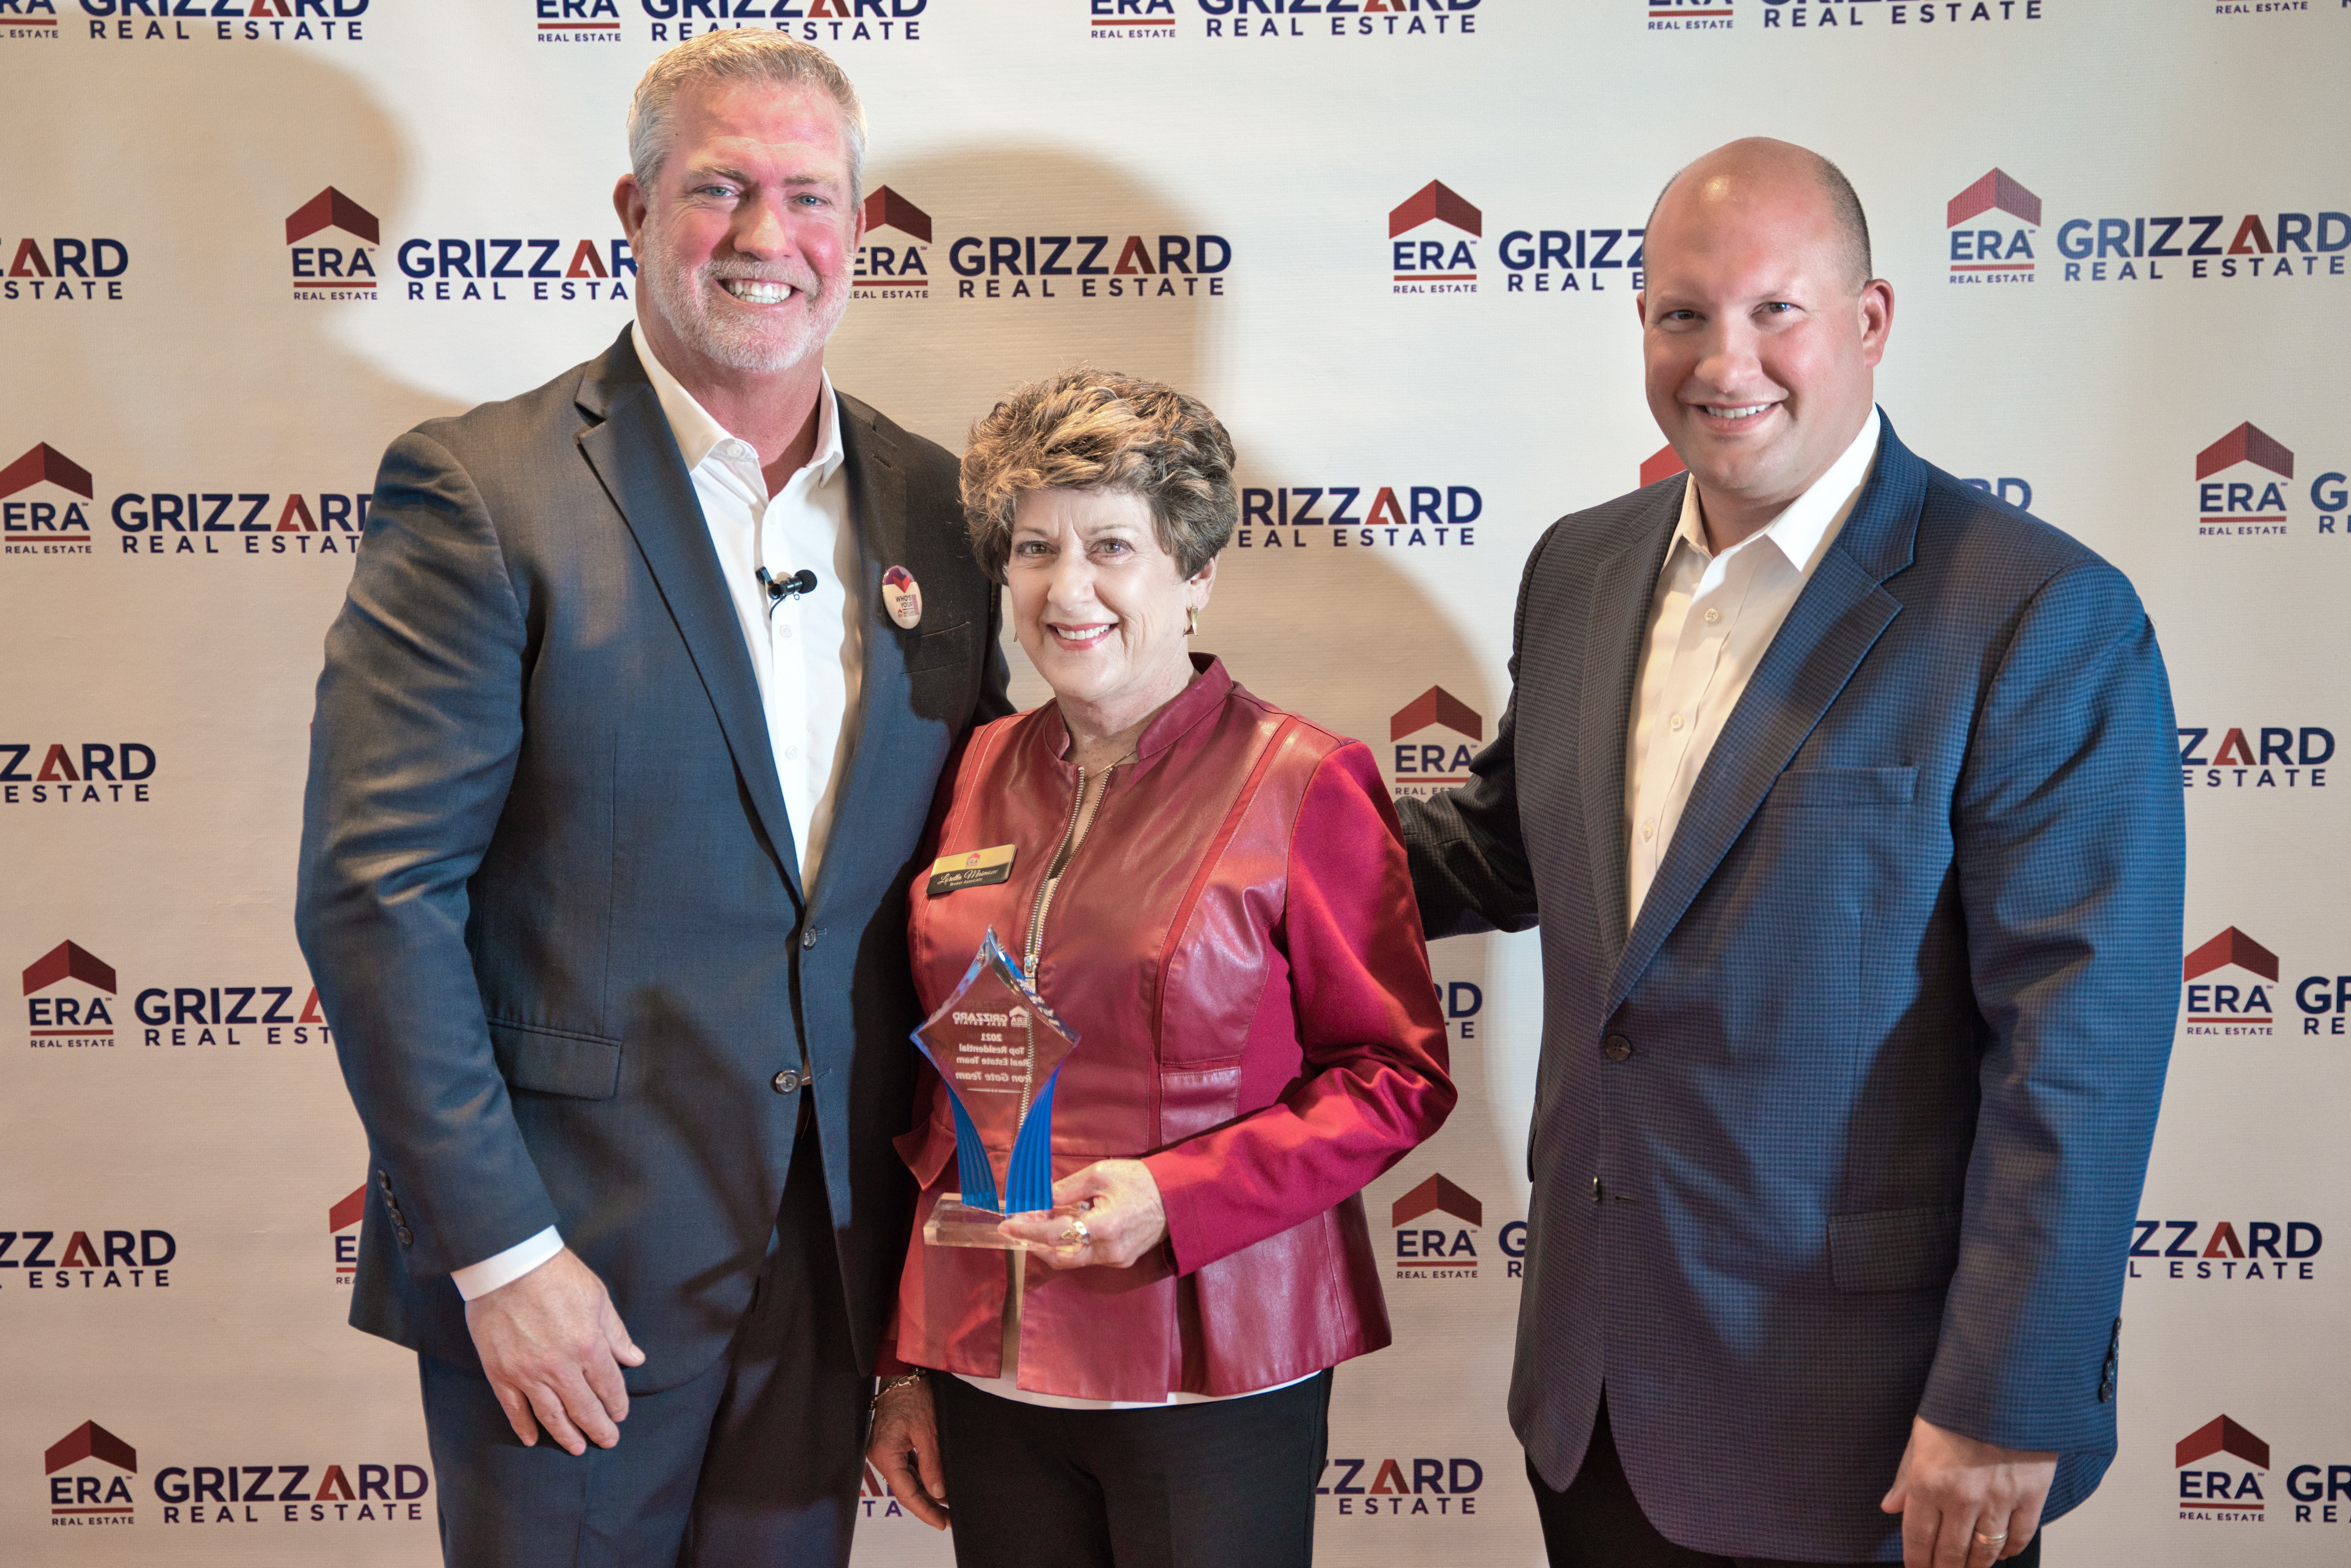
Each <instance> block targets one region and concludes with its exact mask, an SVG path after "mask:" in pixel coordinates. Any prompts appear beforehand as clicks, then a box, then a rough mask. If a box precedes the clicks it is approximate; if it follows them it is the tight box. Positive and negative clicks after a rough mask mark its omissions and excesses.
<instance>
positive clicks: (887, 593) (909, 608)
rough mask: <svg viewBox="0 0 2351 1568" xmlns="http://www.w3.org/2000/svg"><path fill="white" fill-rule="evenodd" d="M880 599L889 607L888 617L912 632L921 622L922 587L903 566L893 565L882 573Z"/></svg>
mask: <svg viewBox="0 0 2351 1568" xmlns="http://www.w3.org/2000/svg"><path fill="white" fill-rule="evenodd" d="M882 600H883V603H884V604H886V605H887V606H888V607H889V610H890V619H891V620H893V621H895V622H897V623H898V624H899V626H900V627H901V628H902V629H904V630H905V631H908V632H912V631H913V630H914V628H915V627H917V626H919V625H921V624H922V622H923V588H922V584H920V583H918V582H916V581H915V580H914V573H913V572H911V571H908V570H906V569H905V568H904V567H903V566H893V567H892V568H891V569H890V570H887V571H885V572H883V574H882Z"/></svg>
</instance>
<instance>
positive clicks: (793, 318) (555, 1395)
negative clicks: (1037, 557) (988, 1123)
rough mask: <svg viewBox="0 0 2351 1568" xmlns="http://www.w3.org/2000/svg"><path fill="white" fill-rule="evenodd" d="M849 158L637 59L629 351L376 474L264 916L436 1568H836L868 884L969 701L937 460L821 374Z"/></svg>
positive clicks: (743, 51) (993, 631)
mask: <svg viewBox="0 0 2351 1568" xmlns="http://www.w3.org/2000/svg"><path fill="white" fill-rule="evenodd" d="M863 141H864V131H863V121H862V111H861V110H860V109H859V107H858V103H857V98H856V93H855V90H854V89H853V88H852V87H851V85H850V83H849V81H848V80H847V78H845V77H843V76H842V75H841V72H840V70H839V69H838V68H837V67H835V66H834V65H833V63H832V62H831V60H830V59H829V58H827V57H825V56H824V55H823V54H822V53H821V52H820V51H819V50H817V49H814V48H812V47H808V46H805V45H800V44H795V43H793V42H791V41H790V40H789V39H787V38H784V37H778V36H777V35H775V34H758V33H752V32H728V33H723V34H718V35H714V36H711V37H705V38H699V39H695V40H694V41H693V42H692V43H691V44H688V45H684V46H681V47H679V48H677V49H675V50H673V51H671V52H670V53H669V54H667V55H665V56H664V57H662V58H661V59H660V60H658V61H656V62H655V64H654V66H653V68H652V69H651V70H650V71H648V72H647V74H646V77H645V79H644V81H643V83H642V84H641V85H640V87H639V88H638V90H637V95H636V99H635V101H634V103H633V104H632V109H631V112H630V155H631V162H632V165H633V168H632V172H631V173H630V174H629V175H626V176H624V177H623V178H622V180H621V182H620V185H619V188H618V190H617V191H616V193H615V201H616V204H617V205H618V206H619V209H620V214H621V218H622V223H623V225H625V226H626V229H627V232H628V235H629V237H630V240H631V242H632V246H634V248H635V250H636V253H637V255H638V256H639V257H640V258H641V267H642V272H641V277H640V283H641V291H640V294H639V297H638V299H637V311H638V317H637V321H636V323H635V325H634V326H633V327H632V329H629V330H627V331H624V332H623V333H622V336H621V338H620V340H618V341H616V342H615V343H614V344H613V345H612V346H611V348H610V349H609V350H606V351H605V352H604V353H603V354H602V355H601V357H599V358H597V359H595V360H592V361H589V362H588V363H587V364H585V365H581V366H578V367H575V368H574V369H572V370H569V371H565V372H564V373H563V374H562V375H560V376H558V377H557V378H556V379H555V380H554V381H552V382H549V383H548V384H547V385H545V386H543V387H541V388H539V389H538V391H536V392H528V393H526V394H524V395H523V396H521V397H519V398H517V399H514V400H512V401H511V402H503V403H494V404H489V405H486V406H484V407H482V408H478V409H475V410H474V411H473V412H472V413H468V414H465V415H464V416H463V417H461V418H457V419H452V420H436V421H434V422H431V423H426V424H424V425H422V426H419V427H418V428H417V429H416V430H414V431H412V432H411V433H409V434H406V435H403V436H402V437H401V438H400V439H399V440H398V441H396V442H394V443H393V444H392V447H391V450H390V451H389V452H388V453H387V454H386V455H385V457H384V462H383V466H382V470H381V475H380V476H379V478H378V481H377V487H376V494H375V501H374V506H373V509H372V511H371V515H370V519H369V528H368V532H367V536H366V544H365V549H364V550H363V551H362V553H361V555H360V560H359V563H358V568H357V570H356V572H355V574H354V577H353V579H352V582H351V588H350V599H349V601H348V602H347V604H346V605H345V607H344V610H343V612H342V614H341V615H340V618H339V619H338V620H337V621H336V622H335V624H334V627H333V629H332V631H331V632H329V635H328V639H327V663H326V672H325V674H324V675H323V676H322V677H321V678H320V680H319V706H318V717H317V722H316V724H315V726H314V737H313V741H312V747H311V757H310V779H309V789H308V795H307V797H306V800H305V806H304V827H303V839H302V864H301V892H300V900H299V905H298V926H299V930H300V936H301V940H302V947H303V951H304V953H305V955H306V956H308V960H309V964H310V967H311V970H312V972H313V974H314V975H315V976H316V977H317V980H318V984H319V991H320V995H321V997H322V998H324V1000H325V1004H326V1009H327V1013H328V1016H329V1018H330V1019H332V1020H333V1021H334V1023H335V1025H336V1042H337V1047H338V1050H339V1051H340V1055H341V1060H342V1066H343V1072H344V1076H345V1079H346V1081H347V1082H349V1084H350V1091H351V1096H352V1099H353V1100H354V1102H356V1103H357V1105H358V1108H359V1113H360V1120H361V1121H362V1123H364V1124H365V1126H366V1129H367V1135H368V1143H369V1149H370V1155H371V1168H370V1172H369V1178H368V1188H369V1192H368V1197H369V1203H368V1208H367V1217H366V1223H365V1228H364V1229H363V1232H362V1235H361V1240H360V1267H359V1272H358V1279H357V1283H356V1288H355V1291H354V1299H353V1301H352V1307H351V1321H352V1322H353V1323H355V1324H356V1325H358V1326H359V1327H360V1328H362V1329H365V1330H367V1331H368V1332H370V1333H378V1334H381V1335H383V1336H384V1337H386V1338H389V1339H392V1340H394V1341H397V1342H398V1343H402V1344H403V1345H407V1346H410V1347H412V1348H413V1349H414V1350H415V1351H417V1352H418V1354H419V1362H420V1369H421V1377H422V1382H423V1399H424V1409H425V1416H426V1426H427V1431H428V1435H429V1437H430V1441H431V1446H432V1450H433V1457H434V1466H435V1469H436V1471H437V1473H438V1478H439V1482H440V1490H439V1499H440V1509H441V1531H442V1542H443V1548H444V1553H445V1555H446V1557H447V1560H448V1561H449V1562H451V1563H550V1564H552V1563H564V1564H571V1563H627V1564H643V1563H673V1562H695V1563H726V1564H730V1565H731V1564H740V1563H845V1562H846V1561H847V1559H848V1554H849V1539H850V1529H851V1524H852V1518H853V1512H854V1509H855V1500H856V1492H857V1483H858V1479H859V1476H860V1473H861V1470H860V1455H861V1453H862V1442H863V1424H864V1417H865V1413H866V1396H867V1394H868V1392H869V1390H870V1386H871V1383H870V1371H871V1368H872V1365H873V1364H874V1357H875V1352H876V1348H877V1343H878V1340H879V1337H880V1333H881V1331H882V1328H883V1323H884V1322H885V1321H886V1317H887V1313H888V1311H889V1307H890V1304H891V1301H892V1300H893V1295H894V1293H895V1289H896V1281H897V1274H898V1268H899V1264H900V1261H901V1260H902V1259H903V1257H904V1249H905V1238H906V1230H907V1225H908V1222H909V1219H908V1217H909V1208H910V1197H911V1193H910V1192H909V1190H908V1184H907V1181H906V1178H905V1173H904V1168H903V1167H902V1166H901V1165H900V1163H899V1160H898V1156H897V1155H896V1153H895V1151H894V1150H893V1148H892V1146H891V1144H890V1139H891V1137H892V1136H893V1134H897V1133H900V1132H902V1131H903V1130H904V1127H905V1124H906V1118H907V1115H908V1107H909V1105H910V1103H911V1098H910V1092H911V1078H912V1070H913V1064H914V1060H915V1058H914V1051H913V1048H912V1047H911V1046H910V1045H909V1044H908V1043H907V1032H908V1030H910V1029H912V1028H913V1027H914V1025H915V1024H916V1023H917V1022H919V1019H917V1018H916V1017H915V1016H914V1012H913V1010H912V1009H913V1007H914V988H913V986H912V984H911V982H910V980H909V977H908V974H907V967H906V957H905V952H904V926H905V907H904V890H905V887H906V883H907V879H908V878H909V876H910V875H911V874H913V873H914V865H913V864H912V857H913V856H914V852H915V850H916V845H917V841H918V840H919V839H920V837H921V835H922V831H923V826H924V822H925V817H926V813H927V811H928V809H929V807H930V804H931V797H932V790H933V786H934V784H935V780H936V779H937V776H938V773H939V769H940V767H941V765H942V764H943V762H944V761H945V759H946V757H947V755H948V752H949V750H950V749H951V747H953V746H954V745H955V744H956V741H957V740H958V738H959V737H961V736H962V735H964V734H965V733H966V732H967V730H968V729H969V728H970V727H971V726H972V725H973V724H974V723H975V722H976V721H980V720H985V719H987V718H990V717H993V716H997V715H998V714H1000V713H1003V712H1004V711H1006V709H1007V707H1008V704H1007V701H1006V697H1005V668H1004V663H1003V660H1002V657H1001V655H1000V654H999V653H998V648H997V630H998V621H997V616H998V610H997V595H996V591H995V590H994V588H993V587H992V586H991V585H990V584H989V583H988V581H987V579H986V578H985V577H984V576H983V575H982V574H981V573H980V571H979V570H978V569H977V566H976V565H975V564H974V562H973V560H972V558H971V554H970V551H969V549H967V546H966V543H965V540H964V534H963V528H962V511H961V507H960V506H959V504H958V500H957V495H956V460H955V458H954V457H952V456H951V455H948V454H947V453H946V452H945V451H943V450H941V449H940V448H939V447H937V446H935V445H934V444H931V443H929V442H927V441H924V440H921V439H919V438H917V437H914V436H912V435H910V434H907V433H906V432H904V431H903V430H900V429H899V428H898V427H897V426H895V425H893V423H890V422H889V421H888V420H886V419H884V418H883V417H882V416H881V415H880V414H878V413H874V411H873V410H872V409H870V408H868V407H866V406H865V405H864V404H862V403H860V402H856V401H855V400H854V399H852V398H848V397H845V396H837V395H836V394H835V393H834V392H833V391H832V388H831V382H830V381H829V379H828V378H827V377H826V376H825V373H824V369H823V349H824V344H825V341H826V340H827V339H828V338H829V337H830V336H831V332H832V329H833V328H834V326H835V325H836V324H837V323H838V322H839V320H840V319H841V310H842V308H843V306H844V305H845V303H846V301H847V298H848V294H849V289H850V277H851V261H852V257H853V256H854V254H855V250H856V246H857V244H858V240H859V237H860V235H861V233H862V224H861V222H860V211H859V209H860V202H859V194H860V172H861V160H862V152H863ZM624 1417H625V1418H626V1419H627V1420H628V1423H629V1424H628V1429H627V1440H626V1441H625V1442H622V1441H621V1433H620V1427H619V1423H620V1422H621V1421H622V1419H623V1418H624ZM542 1427H544V1429H545V1431H546V1433H547V1434H548V1435H549V1437H552V1438H553V1442H551V1443H547V1444H542V1443H540V1442H539V1441H538V1437H539V1436H540V1429H541V1428H542Z"/></svg>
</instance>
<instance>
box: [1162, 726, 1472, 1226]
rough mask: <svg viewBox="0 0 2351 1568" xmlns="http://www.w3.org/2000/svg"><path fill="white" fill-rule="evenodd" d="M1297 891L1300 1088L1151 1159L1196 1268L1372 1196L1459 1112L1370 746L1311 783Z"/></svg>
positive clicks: (1170, 1221)
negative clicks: (1381, 1178) (1367, 1193)
mask: <svg viewBox="0 0 2351 1568" xmlns="http://www.w3.org/2000/svg"><path fill="white" fill-rule="evenodd" d="M1288 888H1289V893H1288V898H1287V901H1286V903H1285V905H1284V907H1283V911H1282V916H1281V926H1280V939H1281V943H1282V947H1283V950H1284V952H1285V953H1286V954H1287V955H1288V957H1289V960H1290V981H1289V988H1290V1011H1291V1013H1292V1016H1293V1017H1294V1018H1295V1019H1296V1020H1297V1030H1298V1040H1299V1045H1300V1048H1301V1051H1302V1053H1303V1056H1304V1063H1303V1065H1302V1067H1301V1073H1300V1077H1299V1079H1298V1081H1297V1082H1295V1083H1293V1084H1292V1085H1291V1086H1290V1089H1289V1090H1288V1092H1285V1093H1284V1094H1283V1095H1282V1096H1281V1098H1280V1100H1278V1101H1276V1102H1275V1103H1273V1104H1271V1105H1269V1106H1267V1107H1266V1108H1265V1109H1263V1110H1261V1111H1259V1112H1257V1113H1254V1114H1251V1115H1248V1116H1244V1117H1242V1118H1241V1119H1240V1120H1238V1121H1237V1122H1232V1123H1228V1124H1226V1125H1224V1126H1221V1127H1217V1128H1214V1129H1212V1130H1210V1131H1208V1132H1206V1133H1203V1134H1199V1135H1198V1136H1196V1137H1192V1138H1187V1139H1186V1140H1185V1141H1184V1142H1182V1143H1180V1144H1177V1145H1175V1146H1174V1147H1172V1148H1168V1149H1164V1150H1162V1151H1161V1152H1160V1153H1158V1154H1156V1155H1150V1156H1148V1157H1146V1158H1145V1159H1144V1165H1146V1166H1149V1167H1150V1168H1151V1174H1152V1176H1153V1179H1154V1180H1155V1181H1156V1182H1157V1183H1158V1184H1159V1196H1160V1201H1161V1202H1162V1203H1163V1204H1164V1205H1165V1207H1166V1210H1167V1236H1168V1240H1169V1241H1170V1242H1171V1243H1172V1244H1173V1245H1174V1248H1175V1266H1176V1270H1177V1271H1178V1272H1180V1273H1189V1272H1191V1271H1192V1270H1195V1269H1197V1268H1200V1267H1201V1266H1202V1265H1204V1264H1207V1263H1213V1262H1215V1261H1216V1260H1217V1259H1219V1258H1222V1257H1225V1256H1227V1255H1228V1254H1229V1253H1233V1252H1238V1251H1239V1250H1240V1249H1242V1248H1244V1247H1248V1246H1251V1245H1253V1244H1255V1243H1256V1242H1259V1241H1262V1240H1264V1239H1266V1238H1267V1237H1269V1236H1275V1235H1279V1234H1280V1233H1281V1232H1282V1231H1284V1230H1287V1229H1289V1228H1290V1227H1292V1226H1294V1225H1297V1224H1299V1223H1300V1222H1301V1221H1303V1220H1306V1219H1309V1218H1312V1217H1313V1216H1315V1215H1317V1214H1320V1213H1322V1211H1323V1210H1325V1209H1327V1208H1330V1207H1333V1206H1335V1205H1337V1204H1339V1203H1342V1202H1343V1201H1345V1200H1346V1199H1347V1198H1349V1197H1353V1195H1354V1194H1356V1193H1358V1192H1361V1191H1362V1190H1363V1189H1364V1186H1366V1185H1367V1184H1369V1183H1370V1182H1371V1180H1372V1179H1373V1178H1374V1176H1378V1175H1379V1174H1380V1173H1381V1172H1383V1171H1384V1170H1386V1169H1387V1168H1388V1167H1389V1166H1392V1165H1394V1164H1395V1163H1396V1161H1398V1160H1400V1159H1402V1158H1403V1157H1404V1156H1405V1155H1406V1154H1408V1153H1410V1152H1411V1150H1412V1149H1413V1148H1414V1147H1415V1146H1416V1145H1418V1144H1419V1143H1421V1142H1422V1141H1423V1140H1424V1139H1426V1138H1427V1137H1428V1136H1430V1135H1431V1134H1434V1133H1435V1132H1436V1131H1437V1128H1438V1127H1440V1126H1442V1125H1444V1123H1445V1118H1446V1116H1447V1114H1448V1113H1450V1112H1451V1111H1452V1109H1453V1103H1454V1100H1455V1097H1456V1096H1455V1092H1454V1088H1453V1081H1452V1080H1451V1079H1450V1078H1448V1077H1447V1075H1446V1065H1447V1052H1446V1043H1445V1019H1444V1018H1443V1016H1442V1014H1441V1013H1440V1012H1439V1010H1438V1009H1437V988H1436V985H1435V984H1434V983H1433V982H1432V981H1431V980H1430V978H1429V974H1428V953H1427V948H1426V945H1425V944H1424V943H1423V942H1422V940H1421V936H1420V925H1419V922H1418V921H1417V920H1416V919H1415V918H1414V916H1413V904H1412V884H1411V880H1410V876H1409V873H1407V872H1406V870H1405V857H1404V846H1403V844H1402V843H1401V842H1400V841H1399V840H1398V838H1397V832H1396V825H1395V816H1394V814H1393V812H1392V811H1391V810H1389V809H1388V806H1387V791H1386V789H1384V787H1383V785H1382V784H1381V782H1380V778H1379V769H1378V768H1377V766H1376V765H1375V764H1374V762H1373V760H1372V756H1371V753H1370V752H1369V751H1368V750H1367V749H1366V748H1365V747H1363V746H1361V745H1356V744H1352V743H1351V744H1349V745H1347V746H1345V747H1341V748H1340V749H1339V750H1337V751H1335V752H1333V753H1332V754H1331V755H1330V756H1329V757H1326V758H1323V759H1322V764H1321V766H1320V767H1319V768H1317V769H1316V772H1315V775H1314V778H1313V779H1312V780H1311V782H1310V783H1309V784H1308V786H1307V789H1306V795H1305V799H1304V800H1303V801H1302V802H1301V806H1300V809H1299V813H1298V821H1297V824H1296V826H1295V828H1294V829H1293V831H1292V834H1291V838H1290V862H1289V881H1288Z"/></svg>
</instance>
